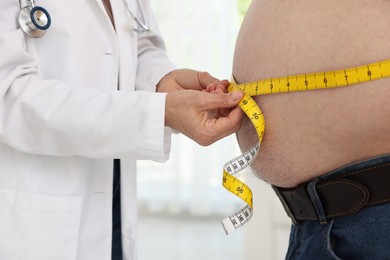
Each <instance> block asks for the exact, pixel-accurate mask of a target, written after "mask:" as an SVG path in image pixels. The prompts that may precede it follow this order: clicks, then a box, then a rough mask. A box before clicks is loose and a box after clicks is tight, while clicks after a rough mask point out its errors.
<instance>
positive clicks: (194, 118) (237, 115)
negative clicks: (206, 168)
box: [165, 90, 244, 146]
mask: <svg viewBox="0 0 390 260" xmlns="http://www.w3.org/2000/svg"><path fill="white" fill-rule="evenodd" d="M242 97H243V94H242V92H232V93H223V92H222V91H221V92H218V93H214V94H213V93H208V92H202V91H194V90H184V91H174V92H171V93H168V94H167V97H166V104H165V125H166V126H169V127H171V128H172V129H175V130H177V131H178V132H180V133H182V134H184V135H186V136H187V137H189V138H191V139H192V140H194V141H195V142H197V143H198V144H200V145H203V146H207V145H210V144H212V143H214V142H215V141H218V140H219V139H221V138H223V137H225V136H228V135H230V134H232V133H234V132H236V131H238V130H239V129H240V127H241V122H242V119H243V116H244V112H242V110H241V109H240V108H239V107H238V106H237V104H238V102H239V101H240V100H241V98H242ZM219 109H225V110H226V109H229V112H228V113H225V114H224V115H222V114H220V113H215V111H217V110H219Z"/></svg>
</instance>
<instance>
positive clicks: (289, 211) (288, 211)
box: [272, 185, 298, 225]
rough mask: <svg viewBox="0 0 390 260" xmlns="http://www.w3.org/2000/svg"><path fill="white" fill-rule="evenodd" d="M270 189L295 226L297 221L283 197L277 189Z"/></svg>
mask: <svg viewBox="0 0 390 260" xmlns="http://www.w3.org/2000/svg"><path fill="white" fill-rule="evenodd" d="M272 189H273V190H274V191H275V193H276V195H277V196H278V198H279V200H280V201H281V202H282V205H283V208H284V210H285V211H286V213H287V216H289V218H290V219H291V220H292V222H293V224H295V225H296V224H297V223H298V220H297V219H296V218H295V216H294V214H293V213H292V211H291V209H290V207H289V206H288V204H287V202H286V200H285V199H284V197H283V195H282V194H281V193H280V191H279V188H278V187H276V186H274V185H272Z"/></svg>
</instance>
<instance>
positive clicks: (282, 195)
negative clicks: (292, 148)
mask: <svg viewBox="0 0 390 260" xmlns="http://www.w3.org/2000/svg"><path fill="white" fill-rule="evenodd" d="M273 189H274V190H275V192H276V194H277V195H278V197H279V199H280V200H281V202H282V204H283V207H284V209H285V210H286V212H287V215H288V216H289V217H290V218H291V219H292V221H293V222H294V223H297V222H299V221H300V220H317V221H319V222H320V223H321V224H326V223H327V220H328V219H330V218H336V217H343V216H348V215H352V214H355V213H356V212H358V211H359V210H361V209H362V208H364V207H367V206H372V205H377V204H383V203H388V202H390V163H389V162H387V163H383V164H379V165H375V166H372V167H367V168H363V169H360V170H357V171H352V172H348V173H345V174H340V175H337V177H333V178H331V179H326V180H323V179H321V178H319V179H316V180H314V181H310V182H307V183H303V184H301V185H299V186H297V187H295V188H279V187H275V186H273Z"/></svg>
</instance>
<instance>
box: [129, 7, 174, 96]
mask: <svg viewBox="0 0 390 260" xmlns="http://www.w3.org/2000/svg"><path fill="white" fill-rule="evenodd" d="M143 6H144V10H145V15H146V18H147V20H148V24H149V25H150V29H151V31H150V32H145V33H139V34H138V67H137V84H136V87H137V89H143V90H149V91H155V88H156V84H157V83H158V82H159V81H160V79H161V78H163V77H164V76H165V75H166V74H168V73H169V72H171V71H172V70H174V69H175V65H174V64H173V63H172V62H171V61H170V60H169V59H168V58H167V55H166V47H165V43H164V41H163V39H162V37H161V33H160V30H159V27H158V25H157V22H156V19H155V17H154V15H153V13H152V11H151V9H150V5H149V1H143Z"/></svg>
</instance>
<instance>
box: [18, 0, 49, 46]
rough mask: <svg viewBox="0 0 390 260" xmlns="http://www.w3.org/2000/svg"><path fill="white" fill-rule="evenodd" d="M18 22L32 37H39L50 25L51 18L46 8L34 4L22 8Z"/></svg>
mask: <svg viewBox="0 0 390 260" xmlns="http://www.w3.org/2000/svg"><path fill="white" fill-rule="evenodd" d="M18 22H19V26H20V28H21V29H22V31H23V32H24V33H25V34H27V35H28V36H30V37H32V38H39V37H42V36H43V35H44V34H45V32H46V30H47V29H48V28H49V27H50V24H51V18H50V15H49V13H48V12H47V11H46V9H44V8H43V7H40V6H34V5H33V4H32V5H27V6H24V7H23V8H21V9H20V13H19V19H18Z"/></svg>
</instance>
